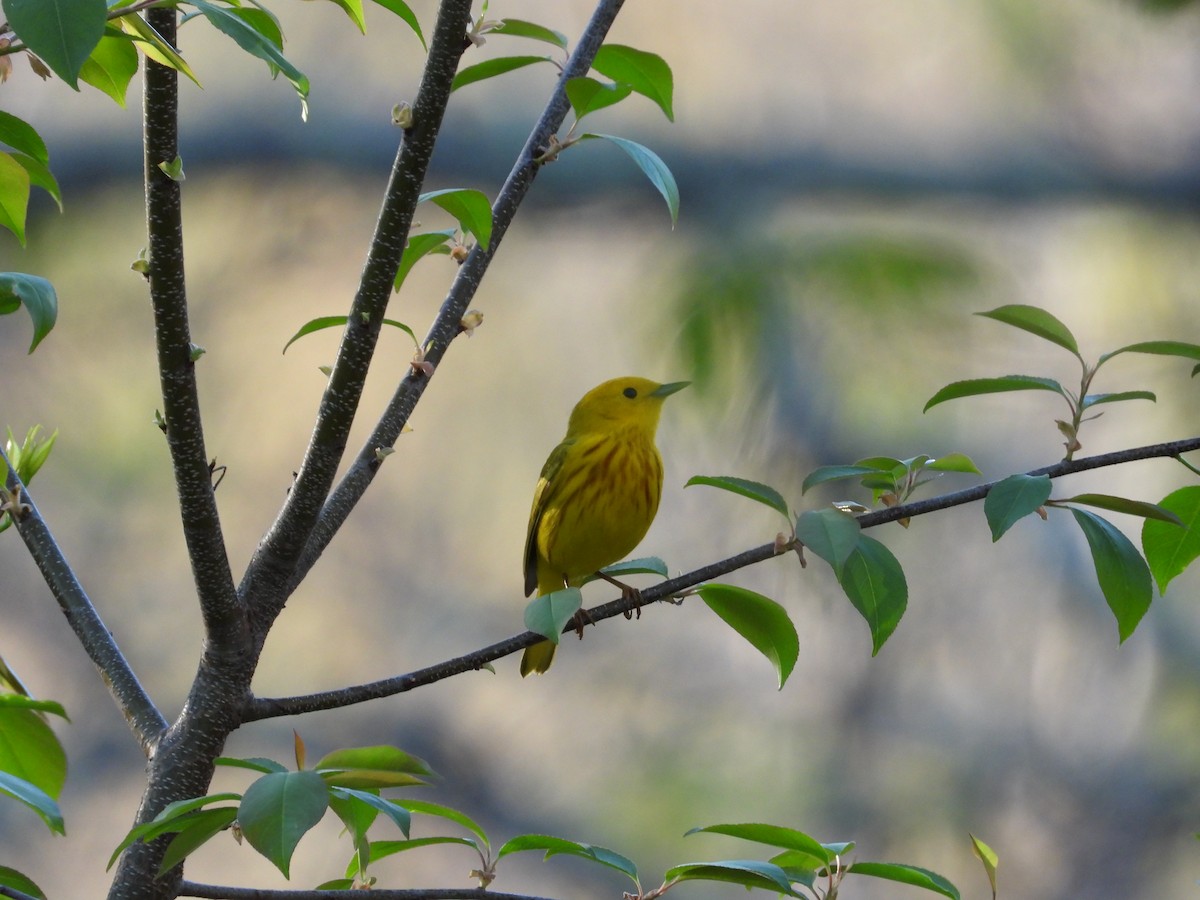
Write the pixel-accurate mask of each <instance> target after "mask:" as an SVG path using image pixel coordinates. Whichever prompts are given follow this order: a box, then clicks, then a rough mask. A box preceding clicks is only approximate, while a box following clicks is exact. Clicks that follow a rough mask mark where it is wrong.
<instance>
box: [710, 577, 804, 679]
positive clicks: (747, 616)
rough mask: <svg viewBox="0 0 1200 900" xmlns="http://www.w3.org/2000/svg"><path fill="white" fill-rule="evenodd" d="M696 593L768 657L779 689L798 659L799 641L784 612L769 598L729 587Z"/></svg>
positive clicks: (719, 585)
mask: <svg viewBox="0 0 1200 900" xmlns="http://www.w3.org/2000/svg"><path fill="white" fill-rule="evenodd" d="M696 593H698V594H699V595H700V599H702V600H703V601H704V602H705V604H706V605H707V606H708V608H709V609H711V610H712V611H713V612H715V613H716V614H717V615H718V616H720V617H721V619H722V621H724V622H725V624H726V625H728V626H729V627H730V628H732V629H733V630H734V631H736V632H737V633H738V634H740V635H741V636H742V637H744V638H745V639H746V640H747V641H749V642H750V644H751V645H752V646H753V647H754V649H756V650H757V651H758V652H759V653H761V654H762V655H763V656H765V657H766V658H767V660H768V661H769V662H770V663H771V665H772V666H774V667H775V673H776V675H777V677H778V682H779V688H780V689H782V688H783V685H784V682H786V681H787V679H788V676H789V675H790V674H791V673H792V669H793V668H794V667H795V665H796V660H797V658H799V656H800V638H799V636H798V635H797V634H796V626H795V625H793V624H792V620H791V619H790V618H788V614H787V611H786V610H785V609H784V608H783V607H782V606H780V605H779V604H778V603H776V602H775V601H774V600H772V599H770V598H769V597H764V596H763V595H762V594H757V593H755V592H754V591H750V590H747V589H746V588H741V587H734V586H733V585H729V584H706V585H703V586H701V587H699V588H697V589H696Z"/></svg>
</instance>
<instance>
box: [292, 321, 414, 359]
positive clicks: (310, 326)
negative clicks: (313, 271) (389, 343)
mask: <svg viewBox="0 0 1200 900" xmlns="http://www.w3.org/2000/svg"><path fill="white" fill-rule="evenodd" d="M347 319H348V317H347V316H319V317H318V318H316V319H310V320H309V321H307V322H305V323H304V324H303V325H301V326H300V330H299V331H297V332H296V333H295V334H293V335H292V336H291V337H290V338H289V339H288V342H287V343H286V344H284V345H283V352H284V353H287V348H288V347H290V346H292V344H294V343H295V342H296V341H298V340H300V338H302V337H304V336H305V335H306V334H312V333H313V332H314V331H321V330H322V329H324V328H337V327H340V326H342V325H345V324H346V321H347ZM383 324H384V325H391V326H392V327H393V328H399V329H400V330H401V331H403V332H404V333H405V334H407V335H408V336H409V337H410V338H412V339H413V343H416V341H417V336H416V335H415V334H413V330H412V329H411V328H409V327H408V326H407V325H405V324H404V323H403V322H397V321H396V320H395V319H384V320H383Z"/></svg>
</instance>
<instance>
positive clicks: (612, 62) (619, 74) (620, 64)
mask: <svg viewBox="0 0 1200 900" xmlns="http://www.w3.org/2000/svg"><path fill="white" fill-rule="evenodd" d="M592 68H593V69H595V70H596V71H597V72H599V73H600V74H601V75H605V76H607V77H608V78H611V79H612V80H613V81H617V82H624V83H625V84H628V85H629V86H630V88H632V89H633V90H634V91H636V92H637V93H639V94H641V95H642V96H643V97H647V98H649V99H650V100H652V101H654V102H655V103H657V104H658V107H659V109H661V110H662V111H663V115H665V116H666V117H667V119H668V120H669V121H672V122H674V121H675V111H674V109H673V106H672V104H673V96H674V92H675V79H674V76H673V75H672V74H671V67H670V66H669V65H667V63H666V60H664V59H663V58H662V57H661V56H659V55H658V54H656V53H648V52H646V51H645V50H638V49H636V48H634V47H626V46H624V45H623V44H604V45H603V46H602V47H601V48H600V49H599V50H598V51H597V52H596V58H595V59H594V60H592Z"/></svg>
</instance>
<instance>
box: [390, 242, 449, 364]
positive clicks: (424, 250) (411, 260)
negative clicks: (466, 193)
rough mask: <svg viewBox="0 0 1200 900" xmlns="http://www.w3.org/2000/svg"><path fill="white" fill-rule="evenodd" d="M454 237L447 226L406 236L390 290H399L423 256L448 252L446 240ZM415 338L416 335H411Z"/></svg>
mask: <svg viewBox="0 0 1200 900" xmlns="http://www.w3.org/2000/svg"><path fill="white" fill-rule="evenodd" d="M453 237H454V229H453V228H447V229H446V230H445V231H426V232H423V233H421V234H410V235H409V236H408V244H407V245H405V247H404V253H403V254H401V256H400V267H399V268H398V269H397V270H396V279H395V281H393V282H392V290H394V291H398V290H400V285H402V284H404V279H405V278H407V277H408V273H409V272H411V271H412V267H413V266H415V265H416V264H417V263H418V262H419V261H420V260H421V259H422V258H423V257H426V256H428V255H429V254H430V253H445V254H449V252H450V249H449V248H448V247H446V242H447V241H449V240H450V239H451V238H453ZM413 340H414V341H415V340H416V337H415V336H414V337H413Z"/></svg>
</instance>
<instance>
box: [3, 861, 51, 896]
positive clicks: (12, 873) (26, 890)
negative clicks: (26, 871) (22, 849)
mask: <svg viewBox="0 0 1200 900" xmlns="http://www.w3.org/2000/svg"><path fill="white" fill-rule="evenodd" d="M0 885H4V887H7V888H13V889H14V890H18V891H20V892H21V893H22V894H28V895H29V896H30V897H37V898H38V900H45V897H46V895H45V893H43V892H42V889H41V888H40V887H38V886H37V885H36V884H34V883H33V881H32V880H31V879H29V878H27V877H26V876H25V875H23V874H22V873H21V872H18V871H17V870H16V869H10V868H9V867H8V866H0Z"/></svg>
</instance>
